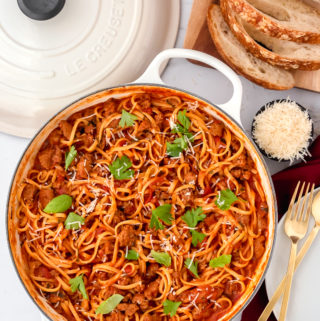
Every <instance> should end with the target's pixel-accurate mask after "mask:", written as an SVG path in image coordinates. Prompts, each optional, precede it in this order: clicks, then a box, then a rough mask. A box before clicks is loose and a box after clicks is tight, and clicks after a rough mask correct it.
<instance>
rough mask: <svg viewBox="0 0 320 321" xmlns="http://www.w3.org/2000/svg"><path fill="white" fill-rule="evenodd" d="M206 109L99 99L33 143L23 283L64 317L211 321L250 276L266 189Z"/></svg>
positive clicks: (162, 101) (24, 212)
mask: <svg viewBox="0 0 320 321" xmlns="http://www.w3.org/2000/svg"><path fill="white" fill-rule="evenodd" d="M205 107H206V106H202V105H201V104H199V102H198V101H192V100H190V99H185V98H184V97H182V96H179V95H175V96H170V95H169V94H166V93H165V92H151V93H139V94H133V95H131V96H129V97H125V98H122V99H109V100H108V101H106V102H104V103H100V104H97V105H95V106H93V107H90V108H87V109H85V110H82V111H80V112H77V113H75V114H74V115H72V116H71V117H69V119H67V120H64V121H62V122H61V123H60V125H59V127H58V128H56V129H55V130H53V131H52V132H51V133H50V135H49V136H48V138H47V139H46V141H45V142H44V144H43V145H42V147H41V149H40V151H39V152H38V155H37V157H36V159H35V162H34V165H33V167H32V168H31V169H30V170H29V172H28V175H27V178H26V179H25V180H24V183H23V184H22V185H21V187H20V189H19V193H18V195H17V198H18V202H19V207H18V211H17V213H16V216H17V218H18V228H17V229H18V233H19V236H20V243H21V248H22V253H23V258H24V261H25V264H26V268H27V269H28V274H29V277H30V279H31V280H32V282H33V284H34V286H35V288H36V289H37V291H38V292H39V294H40V295H41V296H43V298H44V299H45V300H46V301H47V302H48V303H49V304H50V306H51V307H52V308H53V309H54V310H55V311H57V312H58V313H59V314H61V315H62V316H64V317H65V318H66V319H67V320H69V321H72V320H76V321H80V320H88V321H92V320H100V321H102V320H107V321H111V320H136V321H137V320H141V321H153V320H169V319H172V320H218V319H219V318H221V317H222V316H223V315H225V314H226V313H227V312H228V311H229V310H230V309H231V308H232V306H233V305H234V304H235V303H236V302H237V301H238V300H239V298H240V297H241V295H242V294H243V293H244V291H245V289H246V288H247V287H248V285H249V284H250V282H251V280H252V278H253V277H254V274H255V270H256V267H257V265H258V264H259V262H260V258H261V257H262V256H263V254H264V252H265V243H266V240H267V238H268V209H267V204H266V199H265V195H264V192H263V188H262V186H261V183H260V177H259V175H258V172H257V169H256V167H255V164H254V162H253V160H252V159H251V157H250V155H249V153H248V152H247V150H246V148H245V146H244V142H243V141H242V140H241V139H240V138H239V137H237V136H236V135H235V134H233V133H232V132H231V131H230V129H228V128H227V127H225V126H224V124H223V123H222V122H220V121H219V120H217V119H215V118H213V116H212V115H211V114H209V113H207V112H206V109H205ZM59 195H60V196H62V197H59ZM69 200H70V204H68V202H69Z"/></svg>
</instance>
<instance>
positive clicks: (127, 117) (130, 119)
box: [119, 109, 138, 128]
mask: <svg viewBox="0 0 320 321" xmlns="http://www.w3.org/2000/svg"><path fill="white" fill-rule="evenodd" d="M137 119H138V117H137V116H136V115H133V114H130V113H128V112H127V111H125V110H124V109H122V114H121V120H120V122H119V126H120V127H122V128H124V127H129V126H133V125H134V121H135V120H137Z"/></svg>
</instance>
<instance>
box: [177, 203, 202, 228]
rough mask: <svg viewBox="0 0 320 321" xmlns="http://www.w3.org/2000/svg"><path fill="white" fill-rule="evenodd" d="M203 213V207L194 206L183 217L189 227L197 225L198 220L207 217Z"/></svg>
mask: <svg viewBox="0 0 320 321" xmlns="http://www.w3.org/2000/svg"><path fill="white" fill-rule="evenodd" d="M202 213H203V211H202V207H197V208H192V209H191V210H190V211H187V212H186V214H184V215H183V216H182V217H181V219H182V220H183V221H184V222H186V223H187V225H188V226H189V227H196V226H197V224H198V222H200V221H203V220H204V219H205V218H206V215H205V214H202Z"/></svg>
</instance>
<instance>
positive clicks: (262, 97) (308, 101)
mask: <svg viewBox="0 0 320 321" xmlns="http://www.w3.org/2000/svg"><path fill="white" fill-rule="evenodd" d="M181 4H182V8H181V22H180V29H179V34H178V39H177V43H176V47H182V46H183V40H184V36H185V31H186V27H187V23H188V19H189V15H190V11H191V5H192V0H182V1H181ZM162 78H163V80H164V81H165V82H166V83H167V84H169V85H172V86H176V87H179V88H182V89H186V90H189V91H192V92H194V93H196V94H197V95H199V96H202V97H204V98H206V99H208V100H210V101H212V102H213V103H223V102H224V101H226V100H227V98H228V97H229V95H230V94H231V92H232V89H231V84H230V83H229V81H228V80H226V79H225V78H224V76H222V75H221V74H219V73H218V72H217V71H215V70H211V69H207V68H203V67H199V66H196V65H193V64H191V63H189V62H187V61H185V60H183V59H177V60H172V61H171V62H170V63H169V64H168V66H167V68H166V70H165V72H164V74H163V77H162ZM241 81H242V85H243V88H244V97H243V103H242V109H241V119H242V123H243V125H244V128H245V129H246V130H247V131H248V132H249V130H250V126H251V122H252V118H253V116H254V114H255V113H256V111H257V110H258V109H259V108H260V107H261V106H262V105H264V104H265V103H267V102H269V101H271V100H274V99H277V98H287V97H290V98H291V99H294V100H296V101H298V102H299V103H300V104H302V105H303V106H305V107H307V108H309V109H310V112H311V116H312V117H313V119H314V122H315V135H318V134H319V133H320V125H319V123H320V94H318V93H313V92H309V91H305V90H300V89H292V90H288V91H281V92H280V91H273V90H266V89H264V88H262V87H259V86H256V85H254V84H253V83H251V82H249V81H248V80H246V79H244V78H241ZM0 130H1V129H0ZM28 143H29V139H23V138H18V137H14V136H9V135H6V134H2V133H0V150H1V151H2V152H1V154H0V180H1V183H0V213H1V223H0V259H1V262H0V275H1V286H0V311H1V314H0V315H1V316H0V320H2V321H16V320H23V321H40V315H39V311H38V309H37V308H36V306H35V305H34V304H33V302H32V301H31V299H30V298H29V296H28V295H27V294H26V292H25V290H24V288H23V286H22V285H21V283H20V281H19V279H18V277H17V275H16V273H15V270H14V267H13V264H12V262H11V259H10V256H9V251H8V247H7V244H6V243H7V240H6V231H5V226H6V224H5V217H6V201H7V193H8V190H9V186H10V181H11V178H12V175H13V173H14V170H15V167H16V165H17V162H18V160H19V158H20V156H21V155H22V153H23V151H24V149H25V148H26V146H27V144H28ZM267 164H268V167H269V169H270V171H271V173H275V172H277V171H279V170H281V169H283V168H285V167H287V166H288V165H289V164H288V163H277V162H274V161H270V160H267ZM253 321H254V320H253Z"/></svg>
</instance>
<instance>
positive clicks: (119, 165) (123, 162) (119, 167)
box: [109, 155, 134, 180]
mask: <svg viewBox="0 0 320 321" xmlns="http://www.w3.org/2000/svg"><path fill="white" fill-rule="evenodd" d="M131 166H132V163H131V161H130V159H129V158H128V157H127V156H125V155H124V156H122V157H121V158H117V159H116V160H115V161H114V162H112V164H111V165H109V170H110V172H111V174H112V175H113V176H114V178H115V179H119V180H121V179H131V178H132V177H133V175H134V170H133V169H129V168H130V167H131Z"/></svg>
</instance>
